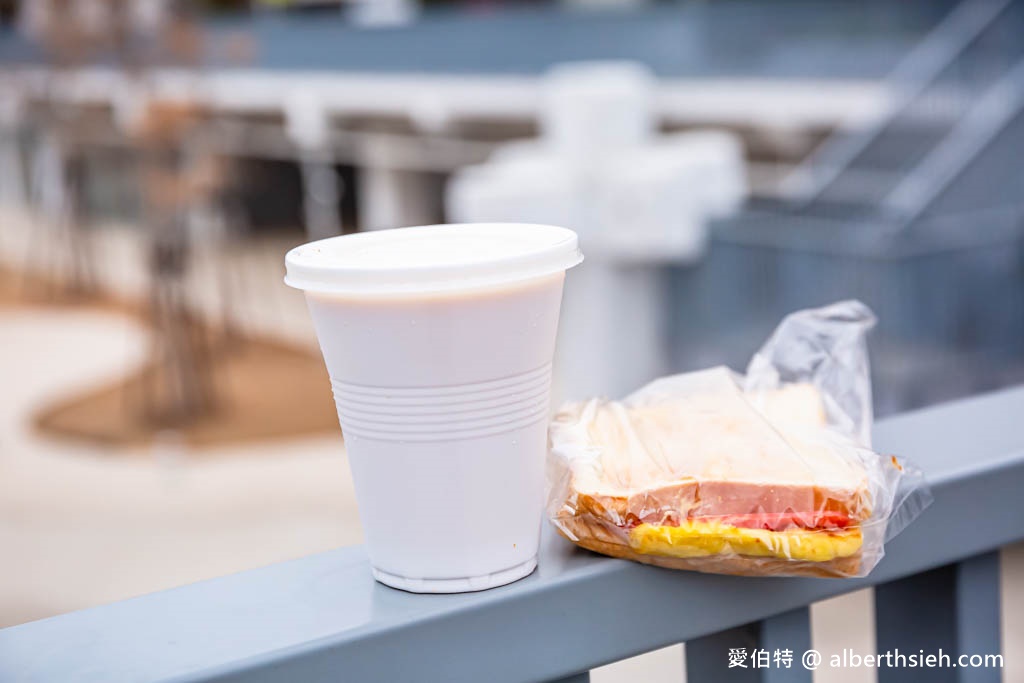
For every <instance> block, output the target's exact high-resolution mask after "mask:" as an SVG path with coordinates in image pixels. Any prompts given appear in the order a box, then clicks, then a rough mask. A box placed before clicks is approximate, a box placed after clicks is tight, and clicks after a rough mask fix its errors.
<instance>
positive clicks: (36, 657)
mask: <svg viewBox="0 0 1024 683" xmlns="http://www.w3.org/2000/svg"><path fill="white" fill-rule="evenodd" d="M1022 415H1024V388H1017V389H1012V390H1008V391H1003V392H1000V393H995V394H990V395H986V396H982V397H977V398H973V399H968V400H964V401H959V402H956V403H951V404H947V405H942V406H938V407H934V408H930V409H927V410H923V411H920V412H915V413H911V414H907V415H903V416H899V417H895V418H892V419H888V420H884V421H882V422H881V423H879V424H878V425H877V428H876V430H875V445H876V447H877V448H878V449H879V450H880V451H882V452H892V453H898V454H900V455H902V456H905V457H908V458H911V459H913V460H915V461H916V462H917V464H918V465H920V466H921V467H922V468H923V469H924V470H925V471H926V472H927V474H928V476H929V479H930V483H931V485H932V488H933V493H934V495H935V502H934V504H933V505H932V506H931V507H930V508H928V509H927V510H926V511H925V512H924V514H923V515H922V516H921V517H920V518H919V519H918V520H917V521H916V522H915V523H914V524H912V525H911V526H910V527H909V528H908V529H907V530H905V531H904V532H903V533H902V534H901V535H900V536H898V537H897V538H896V539H895V540H894V541H892V542H891V543H890V544H889V546H888V547H887V556H886V557H885V558H884V559H883V560H882V562H881V564H879V565H878V567H877V568H876V569H875V570H874V572H873V573H872V574H871V575H870V576H868V577H866V578H863V579H854V580H824V579H778V578H764V579H759V578H738V577H730V576H713V575H703V574H695V573H687V572H673V571H668V570H662V569H657V568H652V567H647V566H642V565H639V564H635V563H631V562H626V561H622V560H613V559H609V558H604V557H600V556H597V555H593V554H590V553H587V552H584V551H581V550H578V549H576V548H575V547H573V546H572V545H570V544H569V543H568V542H566V541H564V540H563V539H561V538H559V537H557V536H555V535H554V534H552V533H547V534H546V535H545V538H544V541H543V546H542V551H541V553H542V554H541V559H540V566H539V568H538V570H537V572H535V573H534V574H533V575H532V576H530V577H528V578H526V579H524V580H522V581H519V582H517V583H514V584H511V585H509V586H505V587H502V588H498V589H495V590H491V591H486V592H482V593H472V594H461V595H447V596H438V595H413V594H409V593H403V592H401V591H397V590H393V589H390V588H386V587H384V586H382V585H378V584H376V583H374V582H373V580H372V578H371V577H370V570H369V564H368V562H367V558H366V555H365V552H364V551H363V549H362V548H361V547H351V548H342V549H339V550H335V551H331V552H327V553H323V554H319V555H313V556H310V557H307V558H303V559H300V560H295V561H292V562H286V563H283V564H278V565H273V566H269V567H265V568H262V569H255V570H252V571H247V572H242V573H240V574H236V575H233V576H227V577H223V578H220V579H214V580H211V581H205V582H202V583H197V584H194V585H190V586H184V587H181V588H177V589H174V590H169V591H164V592H159V593H154V594H152V595H148V596H144V597H140V598H136V599H133V600H126V601H124V602H118V603H113V604H110V605H105V606H102V607H97V608H93V609H88V610H83V611H80V612H73V613H70V614H66V615H63V616H59V617H54V618H51V619H45V620H42V621H38V622H34V623H29V624H23V625H21V626H16V627H12V628H8V629H5V630H2V631H0V680H2V681H26V682H29V681H31V682H35V681H103V682H104V683H113V682H116V681H132V682H137V681H165V680H174V681H246V682H247V683H252V682H259V681H268V682H269V681H310V682H313V681H346V682H353V681H388V682H399V681H443V682H445V683H458V682H459V681H492V682H494V683H503V682H507V683H513V682H525V681H551V680H559V679H565V680H571V681H585V680H587V678H586V674H585V672H586V671H587V670H589V669H591V668H594V667H597V666H601V665H603V664H607V663H610V662H614V661H617V660H620V659H623V658H626V657H630V656H633V655H637V654H640V653H643V652H647V651H650V650H654V649H657V648H661V647H664V646H667V645H670V644H673V643H679V642H686V643H687V662H688V664H687V668H688V671H689V681H690V683H701V682H702V681H731V680H751V678H750V676H751V673H750V671H751V670H750V669H729V668H727V660H726V656H725V653H724V652H723V650H722V648H723V647H726V646H728V647H736V646H737V645H736V644H737V643H740V642H751V643H759V644H762V645H764V646H765V647H783V646H784V647H787V648H790V649H793V650H794V651H799V650H800V649H801V648H804V647H806V646H807V643H809V642H810V641H809V637H810V636H809V617H808V607H809V605H811V604H812V603H814V602H816V601H818V600H822V599H825V598H829V597H832V596H836V595H839V594H842V593H846V592H849V591H853V590H856V589H859V588H864V587H866V586H875V587H876V588H877V590H876V596H877V597H876V604H877V614H878V628H877V649H878V650H879V651H884V650H887V649H893V648H896V647H898V648H900V649H901V650H903V651H911V650H913V651H916V650H917V649H918V647H919V644H920V646H921V647H923V646H925V645H927V647H928V648H929V649H937V648H938V647H942V648H943V649H944V650H945V651H947V652H953V653H967V654H975V653H985V654H995V653H998V652H999V580H998V572H999V569H998V562H997V559H996V552H995V551H996V550H997V549H998V548H999V547H1001V546H1003V545H1006V544H1008V543H1012V542H1015V541H1018V540H1021V539H1024V499H1022V498H1021V496H1020V495H1019V492H1020V491H1021V490H1022V489H1024V430H1022V429H1021V428H1020V420H1021V416H1022ZM743 639H745V640H743ZM729 643H733V644H732V645H729ZM928 674H929V676H930V677H929V678H928V680H942V678H941V677H942V676H946V677H947V678H946V679H947V680H965V681H966V680H972V681H973V680H992V681H995V680H998V677H999V675H1000V670H999V669H994V668H989V669H964V668H959V669H945V670H938V669H933V670H929V672H928ZM755 675H756V677H757V678H758V679H759V680H766V681H767V680H771V681H775V680H794V681H795V680H801V681H809V680H810V672H809V671H807V670H806V669H803V668H802V667H793V668H789V669H776V668H773V669H762V670H757V671H755ZM879 676H880V680H881V681H882V682H883V683H885V682H886V681H896V680H920V672H919V671H917V670H914V669H886V670H884V671H882V670H880V671H879ZM901 676H902V678H901Z"/></svg>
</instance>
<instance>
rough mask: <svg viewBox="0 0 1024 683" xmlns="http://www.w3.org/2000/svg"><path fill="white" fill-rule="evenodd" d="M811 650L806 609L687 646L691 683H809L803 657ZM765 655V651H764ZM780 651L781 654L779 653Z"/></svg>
mask: <svg viewBox="0 0 1024 683" xmlns="http://www.w3.org/2000/svg"><path fill="white" fill-rule="evenodd" d="M810 648H811V613H810V609H809V608H808V607H798V608H797V609H793V610H789V611H788V612H783V613H782V614H777V615H775V616H772V617H768V618H767V619H764V620H762V621H758V622H753V623H750V624H745V625H743V626H739V627H737V628H732V629H728V630H726V631H721V632H719V633H715V634H713V635H710V636H705V637H703V638H698V639H696V640H691V641H689V642H688V643H687V644H686V680H687V681H688V682H689V683H717V682H718V681H723V682H726V683H811V672H810V670H808V669H806V668H805V667H804V666H803V664H802V662H801V656H802V655H803V654H804V652H806V651H807V650H809V649H810ZM764 653H767V654H764ZM776 653H779V655H780V657H779V658H778V659H777V658H776V656H777V654H776Z"/></svg>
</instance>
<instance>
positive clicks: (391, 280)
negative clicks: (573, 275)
mask: <svg viewBox="0 0 1024 683" xmlns="http://www.w3.org/2000/svg"><path fill="white" fill-rule="evenodd" d="M582 260H583V254H582V253H581V252H580V249H579V244H578V240H577V238H576V233H575V232H573V231H572V230H569V229H568V228H560V227H556V226H553V225H534V224H530V223H464V224H451V225H424V226H419V227H414V228H397V229H394V230H377V231H372V232H362V233H357V234H354V235H340V236H338V237H329V238H327V239H323V240H318V241H316V242H310V243H308V244H304V245H302V246H301V247H296V248H294V249H292V250H291V251H289V252H288V255H287V256H286V257H285V266H286V268H287V274H286V276H285V279H284V281H285V284H287V285H290V286H292V287H296V288H298V289H304V290H307V291H316V292H330V293H341V294H364V295H372V294H392V293H419V292H437V291H451V290H459V289H472V288H478V287H490V286H499V285H502V284H505V283H509V282H515V281H517V280H526V279H530V278H535V277H542V276H544V275H552V274H554V273H558V272H561V271H564V270H566V269H568V268H571V267H572V266H575V265H576V264H578V263H580V262H581V261H582Z"/></svg>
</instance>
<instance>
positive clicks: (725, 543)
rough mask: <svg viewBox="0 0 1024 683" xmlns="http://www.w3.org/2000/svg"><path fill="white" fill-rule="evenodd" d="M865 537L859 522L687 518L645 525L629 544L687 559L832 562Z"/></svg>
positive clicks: (635, 531) (848, 553) (636, 530)
mask: <svg viewBox="0 0 1024 683" xmlns="http://www.w3.org/2000/svg"><path fill="white" fill-rule="evenodd" d="M863 540H864V539H863V536H862V534H861V530H860V527H857V526H851V527H847V528H829V529H802V528H791V529H786V530H782V531H771V530H769V529H756V528H742V527H737V526H732V525H731V524H723V523H721V522H718V521H698V520H687V521H685V522H682V523H681V524H679V526H655V525H652V524H639V525H637V526H635V527H633V528H632V529H630V530H629V545H630V547H631V548H633V550H635V551H636V552H638V553H642V554H644V555H662V556H665V557H683V558H685V557H707V556H709V555H746V556H749V557H777V558H781V559H786V560H802V561H805V562H828V561H829V560H834V559H836V558H840V557H850V556H851V555H855V554H856V553H857V552H858V551H859V550H860V547H861V544H862V543H863Z"/></svg>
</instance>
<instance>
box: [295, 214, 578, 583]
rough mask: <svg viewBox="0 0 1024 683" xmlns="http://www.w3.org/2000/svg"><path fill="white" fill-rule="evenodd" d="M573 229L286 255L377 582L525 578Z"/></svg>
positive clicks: (434, 236)
mask: <svg viewBox="0 0 1024 683" xmlns="http://www.w3.org/2000/svg"><path fill="white" fill-rule="evenodd" d="M582 258H583V257H582V255H581V254H580V251H579V248H578V246H577V238H576V234H575V233H574V232H572V231H571V230H567V229H565V228H559V227H554V226H547V225H531V224H503V223H495V224H464V225H432V226H423V227H416V228H400V229H397V230H381V231H375V232H368V233H359V234H355V235H346V236H341V237H332V238H329V239H326V240H320V241H317V242H311V243H309V244H306V245H303V246H301V247H297V248H295V249H293V250H292V251H290V252H289V253H288V255H287V257H286V265H287V277H286V278H285V282H286V283H287V284H289V285H291V286H293V287H297V288H299V289H303V290H305V292H306V300H307V303H308V305H309V310H310V314H311V315H312V317H313V323H314V326H315V327H316V332H317V337H318V339H319V341H320V348H321V350H322V351H323V355H324V361H325V362H326V365H327V371H328V373H329V374H330V377H331V384H332V386H333V389H334V398H335V401H336V403H337V407H338V417H339V421H340V422H341V428H342V432H343V433H344V436H345V444H346V448H347V450H348V456H349V461H350V463H351V467H352V475H353V479H354V482H355V488H356V500H357V503H358V505H359V514H360V518H361V520H362V524H363V530H364V532H365V536H366V545H367V551H368V553H369V556H370V563H371V565H372V566H373V575H374V578H376V579H377V580H378V581H380V582H381V583H385V584H387V585H389V586H394V587H395V588H401V589H403V590H407V591H413V592H417V593H457V592H463V591H475V590H484V589H487V588H494V587H496V586H501V585H504V584H507V583H511V582H512V581H516V580H517V579H520V578H522V577H524V576H527V575H528V574H530V573H531V572H532V571H533V570H534V568H535V567H536V566H537V549H538V545H539V541H540V526H541V516H542V510H543V488H544V460H545V455H546V450H547V423H548V419H549V415H550V388H551V362H552V359H553V357H554V351H555V333H556V330H557V327H558V315H559V309H560V307H561V299H562V283H563V280H564V278H565V271H566V269H568V268H570V267H572V266H574V265H576V264H578V263H579V262H580V261H581V260H582Z"/></svg>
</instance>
